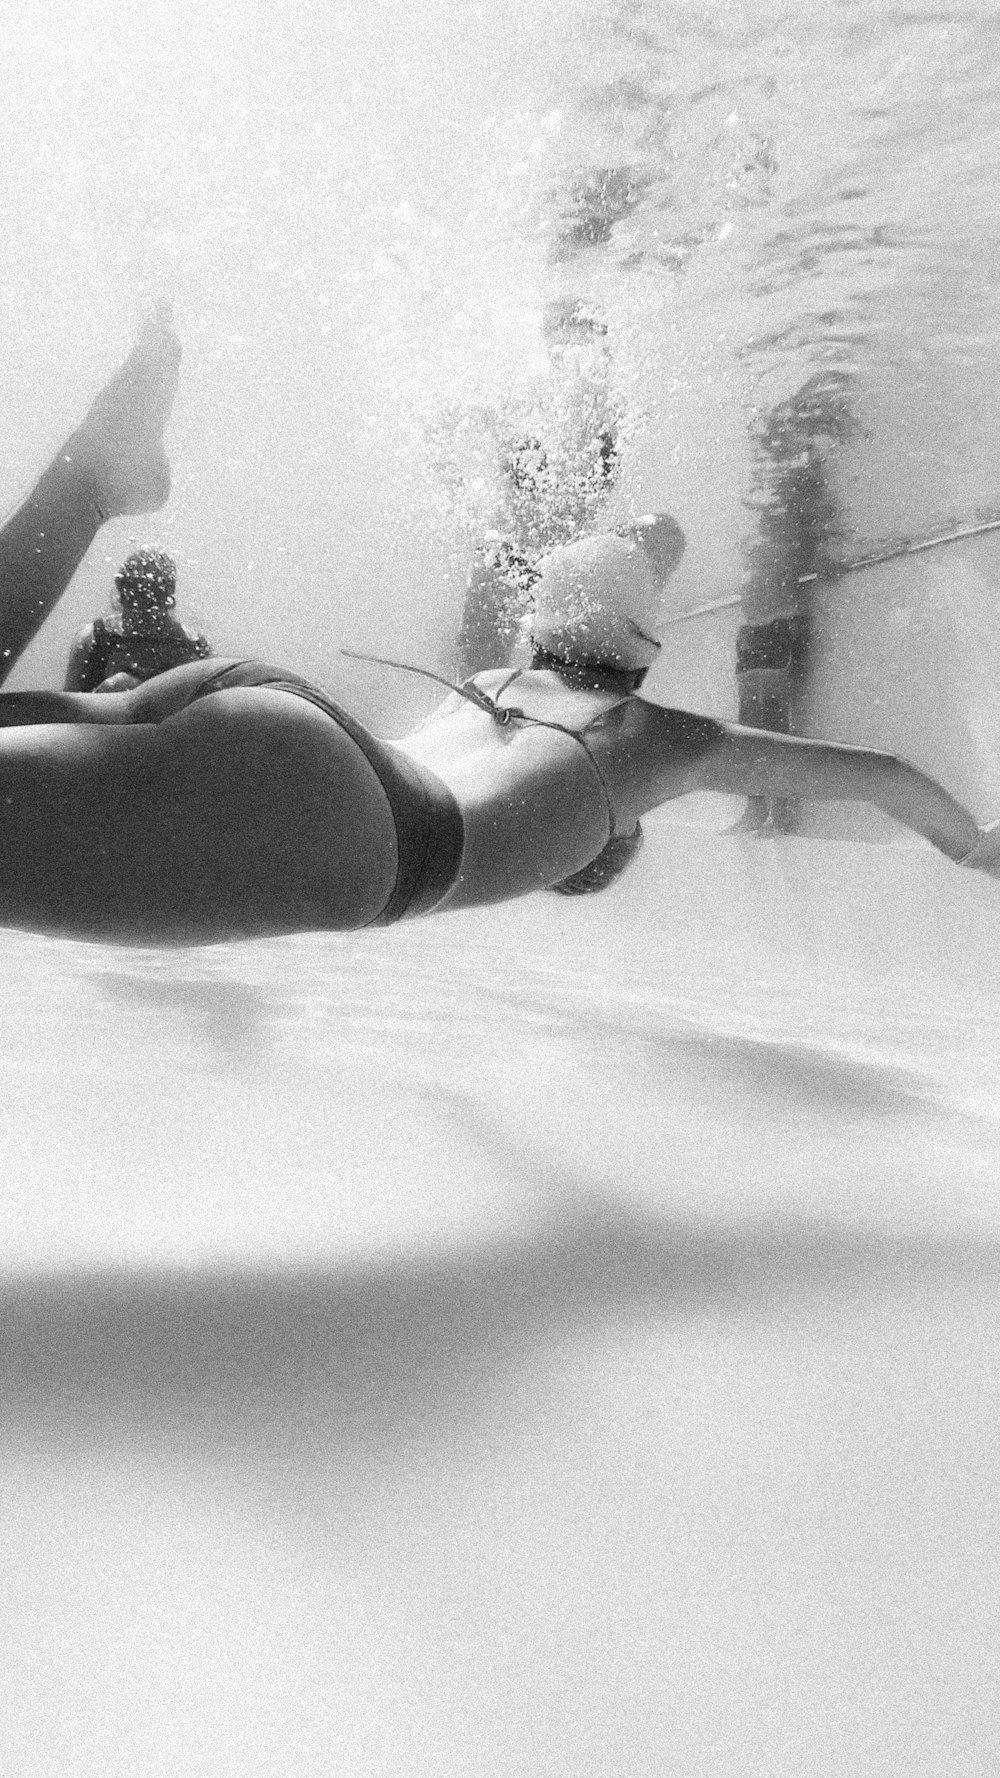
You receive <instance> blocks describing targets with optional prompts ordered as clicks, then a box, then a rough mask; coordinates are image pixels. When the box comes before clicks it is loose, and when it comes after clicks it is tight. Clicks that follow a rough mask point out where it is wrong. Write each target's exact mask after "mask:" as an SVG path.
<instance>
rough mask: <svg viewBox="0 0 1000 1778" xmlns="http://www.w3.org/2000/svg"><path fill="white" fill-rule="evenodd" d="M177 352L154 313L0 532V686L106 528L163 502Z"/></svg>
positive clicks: (165, 321) (163, 315)
mask: <svg viewBox="0 0 1000 1778" xmlns="http://www.w3.org/2000/svg"><path fill="white" fill-rule="evenodd" d="M179 364H180V346H179V344H178V341H177V337H176V335H175V334H174V332H173V330H172V328H171V326H170V311H169V308H167V307H166V306H161V308H160V309H159V310H158V311H157V313H156V314H155V315H154V316H153V317H152V318H151V319H150V320H149V321H147V322H146V324H145V326H144V327H143V328H142V330H141V332H140V334H139V337H138V339H137V340H136V343H135V346H134V348H133V350H132V352H131V353H130V355H129V357H128V358H127V359H126V361H125V363H124V364H123V365H122V367H121V369H120V370H119V371H117V372H116V373H115V375H114V376H113V377H112V378H111V380H110V382H108V383H106V384H105V386H104V388H103V389H102V390H101V392H100V394H99V395H98V396H97V398H96V400H95V401H94V402H93V404H92V406H91V408H90V410H89V412H88V414H87V416H86V418H85V420H84V421H83V424H82V425H81V426H80V427H79V428H78V429H77V431H76V432H74V433H73V434H72V436H71V437H70V438H69V439H67V441H66V443H65V444H64V445H63V447H62V449H61V451H59V453H58V454H57V456H56V457H55V458H54V459H53V461H52V462H51V463H50V464H49V466H48V468H47V469H46V470H44V471H43V473H42V475H41V476H40V477H39V479H38V481H37V482H36V484H35V486H34V488H33V489H32V491H31V493H30V494H29V495H28V498H27V499H26V500H25V501H24V502H23V504H22V505H21V506H20V507H18V509H17V510H16V512H14V513H13V514H12V516H11V517H10V518H9V519H8V520H7V522H6V524H5V525H4V526H3V528H2V529H0V684H2V683H3V681H4V680H5V679H6V678H7V676H8V674H9V673H10V671H11V669H12V667H13V666H14V663H15V661H17V660H18V659H19V657H20V656H21V655H22V654H23V652H24V650H25V649H26V648H27V646H28V643H29V642H30V641H31V640H32V638H33V637H34V636H35V635H36V633H37V631H38V630H39V629H40V627H41V625H42V624H43V623H44V621H45V619H46V617H47V616H48V614H49V612H50V611H51V610H52V608H53V606H54V605H55V604H56V602H57V601H58V599H59V597H60V595H61V594H62V593H63V592H64V591H65V589H66V587H67V586H68V585H69V582H70V581H71V579H72V577H73V575H74V574H75V572H76V570H77V568H78V567H79V565H80V563H81V562H82V561H83V558H84V556H85V555H86V553H87V550H88V549H89V548H90V545H91V543H92V542H93V540H94V538H95V537H96V535H97V532H98V531H99V529H100V527H101V525H102V524H103V523H104V522H105V520H106V519H109V518H113V517H116V516H118V515H119V514H124V513H135V512H153V511H155V510H157V508H159V507H160V506H162V505H163V503H164V501H165V500H166V498H167V496H168V494H169V492H170V470H169V466H168V464H167V460H166V456H165V455H164V450H163V428H164V426H165V424H166V421H167V417H168V415H169V413H170V409H171V406H172V404H173V400H174V396H175V394H176V391H177V376H178V366H179Z"/></svg>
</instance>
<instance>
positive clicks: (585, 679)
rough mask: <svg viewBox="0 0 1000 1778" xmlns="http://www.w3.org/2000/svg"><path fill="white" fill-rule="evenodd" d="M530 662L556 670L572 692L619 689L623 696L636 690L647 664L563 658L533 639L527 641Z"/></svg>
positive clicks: (647, 670) (644, 674) (641, 680)
mask: <svg viewBox="0 0 1000 1778" xmlns="http://www.w3.org/2000/svg"><path fill="white" fill-rule="evenodd" d="M531 664H532V666H533V667H547V668H549V669H550V671H551V672H553V673H558V674H559V677H560V679H563V680H565V682H566V684H567V685H571V686H572V687H573V690H574V691H620V692H622V693H624V694H625V695H626V696H627V695H628V693H629V692H634V691H638V690H639V687H640V685H641V684H642V682H643V680H644V679H645V677H646V674H647V673H648V672H649V668H648V667H612V666H609V665H608V664H607V663H606V662H605V661H567V660H565V659H564V658H563V656H562V655H561V654H553V653H552V650H551V649H549V648H543V647H542V646H541V644H540V643H539V642H536V641H535V640H534V638H532V640H531Z"/></svg>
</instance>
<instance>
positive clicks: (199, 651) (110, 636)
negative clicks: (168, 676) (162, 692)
mask: <svg viewBox="0 0 1000 1778" xmlns="http://www.w3.org/2000/svg"><path fill="white" fill-rule="evenodd" d="M176 585H177V570H176V565H175V563H174V561H173V558H172V557H171V556H168V555H166V554H165V553H164V551H163V550H158V549H138V550H134V551H133V552H132V554H131V555H130V556H128V557H127V558H126V560H125V561H124V562H123V563H122V565H121V567H120V568H119V570H118V573H117V574H116V575H115V603H116V605H117V607H118V618H117V621H116V622H115V621H112V622H110V623H109V622H108V621H107V619H106V618H103V617H96V618H95V619H94V621H93V623H90V624H87V626H86V628H85V629H83V630H81V631H80V634H79V635H78V636H77V638H76V641H75V642H74V644H73V647H72V650H71V652H70V657H69V663H68V665H67V668H66V678H65V680H64V682H63V690H64V691H98V690H105V691H107V690H112V689H113V690H115V691H126V690H128V689H129V688H130V687H131V686H134V685H141V684H142V683H143V682H144V681H145V680H147V679H155V677H156V675H157V673H166V672H168V671H169V669H170V668H171V667H182V666H184V664H185V662H187V661H204V660H207V659H208V658H209V656H210V655H211V652H212V650H211V648H210V647H209V645H208V640H207V638H206V637H205V636H202V635H195V634H194V633H193V632H192V631H191V630H188V629H186V628H185V626H184V625H183V624H182V623H180V622H178V620H177V618H175V617H173V616H172V615H171V613H172V612H173V609H174V606H175V605H176V603H177V597H176V590H175V589H176Z"/></svg>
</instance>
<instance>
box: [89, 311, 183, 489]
mask: <svg viewBox="0 0 1000 1778" xmlns="http://www.w3.org/2000/svg"><path fill="white" fill-rule="evenodd" d="M180 361H181V347H180V341H179V340H178V338H177V335H176V334H175V332H174V330H173V327H172V326H171V305H170V304H169V303H160V304H159V305H158V306H157V308H156V309H155V311H154V312H153V314H152V315H151V316H150V317H149V319H148V320H147V321H146V322H145V323H144V324H143V326H142V328H141V329H140V331H139V336H138V338H137V340H136V342H135V345H134V346H133V348H132V351H131V352H130V354H129V356H128V357H127V358H126V360H125V363H124V364H123V365H122V367H121V369H120V370H118V371H116V372H115V374H114V376H113V377H112V378H111V379H110V381H109V382H107V383H105V385H104V388H103V389H102V390H101V392H100V394H99V395H98V396H97V397H96V399H95V400H94V402H93V403H92V404H91V407H90V410H89V412H88V414H87V417H86V419H85V420H84V422H83V425H82V426H80V427H79V428H78V430H77V431H76V432H74V434H73V436H72V438H70V439H69V440H68V442H67V444H66V446H65V449H64V452H63V455H64V456H65V457H66V458H68V459H69V460H70V461H72V462H74V463H77V464H78V465H79V466H80V467H81V468H82V469H84V470H85V471H86V472H87V473H88V475H89V476H90V478H91V480H92V483H93V488H94V498H95V500H96V502H97V505H98V507H99V509H100V512H101V515H102V517H103V518H106V519H109V518H115V517H116V516H118V515H119V514H123V513H137V512H156V511H157V510H158V508H159V507H161V506H163V504H164V503H165V501H166V499H167V497H168V495H169V493H170V465H169V463H168V462H167V457H166V453H165V451H164V448H163V428H164V426H165V425H166V423H167V419H168V417H169V414H170V409H171V408H172V406H173V402H174V396H175V395H176V393H177V382H178V375H179V367H180Z"/></svg>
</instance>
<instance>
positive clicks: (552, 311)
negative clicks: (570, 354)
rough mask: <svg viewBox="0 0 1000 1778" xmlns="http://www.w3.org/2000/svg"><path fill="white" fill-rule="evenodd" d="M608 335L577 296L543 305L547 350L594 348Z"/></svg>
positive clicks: (598, 320)
mask: <svg viewBox="0 0 1000 1778" xmlns="http://www.w3.org/2000/svg"><path fill="white" fill-rule="evenodd" d="M607 331H608V329H607V325H606V323H605V322H603V321H602V320H601V318H600V316H599V315H598V313H597V311H596V310H595V309H592V308H591V307H590V305H589V304H588V303H585V302H582V301H581V299H580V298H579V297H578V296H571V297H560V298H557V299H556V300H555V301H554V302H549V303H546V305H545V309H544V312H543V314H542V337H543V339H544V340H545V341H546V343H547V344H548V345H549V346H550V347H555V348H558V347H559V346H566V345H574V344H575V345H593V344H596V343H598V342H600V341H602V340H604V339H605V338H606V336H607Z"/></svg>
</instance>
